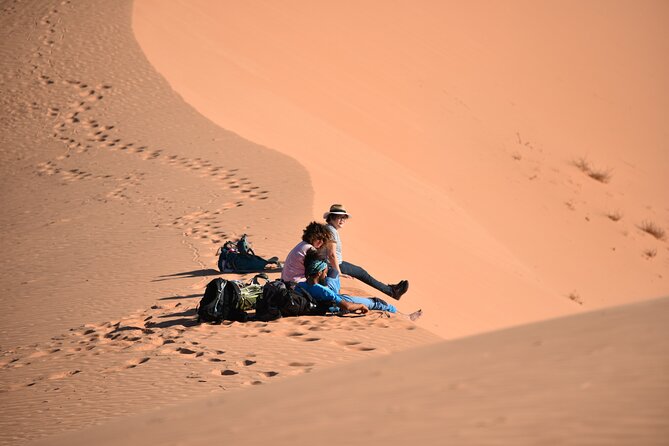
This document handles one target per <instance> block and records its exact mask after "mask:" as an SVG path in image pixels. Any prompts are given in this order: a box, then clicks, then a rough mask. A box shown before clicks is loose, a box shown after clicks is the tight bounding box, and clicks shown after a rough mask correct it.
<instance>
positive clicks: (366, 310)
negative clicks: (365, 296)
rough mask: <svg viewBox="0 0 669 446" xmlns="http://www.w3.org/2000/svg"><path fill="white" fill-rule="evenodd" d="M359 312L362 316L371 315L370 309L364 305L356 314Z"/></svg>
mask: <svg viewBox="0 0 669 446" xmlns="http://www.w3.org/2000/svg"><path fill="white" fill-rule="evenodd" d="M357 311H360V313H361V314H365V313H369V308H367V307H366V306H364V305H363V304H360V308H358V309H357V310H356V312H357Z"/></svg>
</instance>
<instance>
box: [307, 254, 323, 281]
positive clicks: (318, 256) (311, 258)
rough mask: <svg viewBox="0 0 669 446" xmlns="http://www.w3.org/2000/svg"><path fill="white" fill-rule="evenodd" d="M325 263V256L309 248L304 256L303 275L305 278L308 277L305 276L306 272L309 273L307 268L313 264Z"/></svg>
mask: <svg viewBox="0 0 669 446" xmlns="http://www.w3.org/2000/svg"><path fill="white" fill-rule="evenodd" d="M319 260H321V261H325V256H323V254H322V253H320V252H318V251H316V250H315V249H314V248H310V249H309V250H308V251H307V252H306V254H305V255H304V275H305V277H309V276H308V275H307V271H309V266H311V264H313V263H314V262H317V261H319Z"/></svg>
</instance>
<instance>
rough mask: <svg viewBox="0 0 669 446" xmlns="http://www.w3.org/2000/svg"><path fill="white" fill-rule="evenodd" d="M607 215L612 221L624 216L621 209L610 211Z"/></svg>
mask: <svg viewBox="0 0 669 446" xmlns="http://www.w3.org/2000/svg"><path fill="white" fill-rule="evenodd" d="M606 216H607V217H608V218H609V220H612V221H619V220H620V219H621V218H623V214H621V213H620V212H619V211H613V212H608V213H607V214H606Z"/></svg>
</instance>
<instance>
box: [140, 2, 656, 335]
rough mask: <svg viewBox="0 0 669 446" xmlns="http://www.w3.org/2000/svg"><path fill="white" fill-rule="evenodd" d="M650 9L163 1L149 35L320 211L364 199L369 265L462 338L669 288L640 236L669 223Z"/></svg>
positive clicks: (650, 241) (193, 98)
mask: <svg viewBox="0 0 669 446" xmlns="http://www.w3.org/2000/svg"><path fill="white" fill-rule="evenodd" d="M159 4H160V7H159V6H158V5H159ZM640 5H641V6H639V5H638V4H631V3H626V2H614V3H610V2H605V3H602V2H596V1H593V2H587V3H585V4H584V3H583V2H569V3H563V2H554V3H543V4H541V5H537V4H536V2H528V1H514V2H504V3H499V4H490V2H468V3H467V4H462V2H403V1H398V2H392V3H390V4H388V3H387V2H374V1H369V2H363V3H362V4H359V3H351V2H349V3H344V4H336V5H335V4H323V3H319V4H314V3H313V2H299V1H295V2H286V3H282V4H281V5H280V6H279V5H277V4H275V3H274V2H262V1H257V2H244V3H240V2H211V1H207V0H199V1H197V0H196V1H192V2H173V3H170V5H169V6H165V5H164V4H162V3H160V2H159V1H154V0H141V1H137V2H136V3H135V8H134V17H133V20H134V22H133V30H134V31H135V34H136V36H137V39H138V41H139V43H140V45H141V46H142V48H143V50H144V51H145V52H146V54H147V57H148V58H149V60H150V61H151V63H152V64H153V65H154V66H156V67H157V69H158V70H159V71H160V72H161V73H162V74H163V75H164V76H165V77H166V79H167V80H168V81H169V82H170V85H171V86H172V87H173V88H174V89H175V90H176V91H178V92H180V94H182V95H183V97H184V98H185V99H186V100H187V101H188V102H189V103H190V104H192V105H193V106H194V107H196V108H197V109H198V110H199V111H201V112H202V113H203V114H204V115H206V116H208V117H209V118H210V119H212V120H213V121H214V122H216V123H218V124H220V125H221V126H223V127H225V128H228V129H231V130H233V131H235V132H237V133H239V134H240V135H243V136H244V137H247V138H249V139H251V140H252V141H256V142H259V143H261V144H264V145H267V146H269V147H272V148H275V149H277V150H280V151H282V152H283V153H286V154H288V155H290V156H293V157H295V158H296V159H298V160H299V161H300V162H301V163H302V164H303V165H304V166H306V167H307V169H308V170H309V172H310V176H311V178H312V181H313V183H314V190H315V199H314V210H313V215H314V216H319V215H320V214H322V212H323V211H324V210H325V209H327V207H328V206H329V205H330V204H331V203H332V202H343V203H345V204H346V205H347V206H348V207H349V209H350V211H351V212H352V213H353V214H354V216H355V220H354V221H351V222H350V223H349V225H348V228H347V229H346V230H345V233H344V234H343V235H342V236H343V237H344V238H345V249H346V253H345V254H346V255H348V258H349V259H351V260H352V261H354V263H355V261H358V262H359V263H361V264H363V265H365V266H367V267H368V268H369V269H370V270H373V271H374V272H375V274H376V275H378V276H380V278H381V279H382V280H388V281H393V280H398V279H399V278H408V279H410V280H411V282H412V288H411V289H412V291H411V294H410V297H408V299H407V302H410V301H411V300H410V299H415V300H416V301H417V302H419V304H420V305H421V306H423V307H424V309H426V317H425V318H424V321H423V322H422V324H423V325H424V326H426V327H428V328H429V329H431V330H434V331H435V332H437V333H440V334H441V335H443V336H447V337H449V336H459V335H464V334H467V333H472V332H476V331H481V330H486V329H490V328H492V327H498V326H504V325H511V324H514V323H520V322H524V321H528V320H534V319H540V318H543V317H548V316H550V315H558V314H564V313H566V312H573V311H579V310H580V309H581V305H579V303H575V302H574V301H573V300H570V297H569V296H572V297H574V299H576V300H578V301H579V302H580V303H582V305H583V306H584V307H585V308H597V307H602V306H607V305H611V304H613V303H622V302H629V301H633V300H636V299H639V298H650V297H657V296H661V295H666V293H667V291H668V290H669V282H668V280H669V277H668V276H667V274H666V271H667V270H668V268H669V257H668V255H669V251H668V249H667V245H666V241H658V240H656V239H654V238H653V237H648V235H647V234H644V233H643V231H641V230H640V229H639V226H640V225H641V224H642V222H644V221H651V222H655V224H657V225H659V226H662V227H664V228H665V230H667V224H668V222H669V208H668V207H667V196H666V190H669V183H668V182H667V178H668V176H667V173H668V171H669V152H667V151H666V150H665V141H666V136H667V135H666V131H665V129H664V127H665V126H664V123H663V122H662V119H661V118H659V117H660V116H662V114H663V112H662V111H663V110H665V109H666V108H667V106H669V89H668V86H667V83H666V82H665V81H664V79H666V78H668V77H669V64H667V61H666V58H664V57H662V56H660V55H662V54H666V53H667V52H669V36H668V35H667V28H666V26H664V23H665V22H666V18H667V17H668V16H669V11H668V10H667V6H666V5H665V4H663V3H658V2H642V3H641V4H640ZM580 158H585V159H587V161H588V163H589V165H590V170H589V171H588V173H590V172H595V173H597V172H599V171H610V181H608V182H599V181H596V180H594V179H592V178H590V177H589V176H588V175H587V174H586V173H584V172H583V171H581V170H580V169H579V168H577V167H576V166H574V165H573V161H576V160H579V159H580ZM361 191H364V193H361ZM618 216H619V217H620V219H619V220H617V221H614V219H615V218H617V217H618ZM388 259H392V261H388ZM434 269H439V273H438V275H437V276H438V277H439V278H440V279H441V280H440V281H439V285H438V287H436V288H437V289H438V290H439V291H438V293H435V292H434V290H435V285H434V284H433V282H434V281H435V274H434ZM610 276H614V277H616V280H615V281H612V280H609V277H610ZM434 294H439V297H435V298H431V297H428V296H430V295H434ZM406 305H409V303H407V304H406ZM443 315H449V316H450V317H448V318H445V317H444V316H443ZM447 321H448V322H447Z"/></svg>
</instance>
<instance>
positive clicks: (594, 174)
mask: <svg viewBox="0 0 669 446" xmlns="http://www.w3.org/2000/svg"><path fill="white" fill-rule="evenodd" d="M573 164H574V166H576V167H577V168H578V169H579V170H580V171H581V172H583V173H585V174H586V175H587V176H589V177H590V178H592V179H593V180H597V181H599V182H600V183H608V182H609V181H611V170H610V169H605V170H602V169H595V168H594V167H592V166H591V165H590V163H589V162H588V160H587V159H586V158H579V159H577V160H575V161H573Z"/></svg>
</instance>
